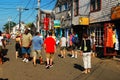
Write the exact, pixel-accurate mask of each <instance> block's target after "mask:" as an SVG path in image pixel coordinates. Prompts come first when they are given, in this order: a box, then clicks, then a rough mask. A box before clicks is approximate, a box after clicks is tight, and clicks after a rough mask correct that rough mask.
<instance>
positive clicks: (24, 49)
mask: <svg viewBox="0 0 120 80" xmlns="http://www.w3.org/2000/svg"><path fill="white" fill-rule="evenodd" d="M22 54H30V48H27V47H22Z"/></svg>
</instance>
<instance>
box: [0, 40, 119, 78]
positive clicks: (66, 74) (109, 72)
mask: <svg viewBox="0 0 120 80" xmlns="http://www.w3.org/2000/svg"><path fill="white" fill-rule="evenodd" d="M14 45H15V43H13V42H12V44H11V45H7V49H8V52H7V54H6V55H5V58H4V59H5V62H4V64H3V65H0V78H1V79H0V80H120V62H119V61H115V60H112V59H99V58H95V57H92V71H91V73H89V74H82V73H81V72H82V70H83V63H82V58H81V56H78V58H77V59H74V58H70V57H69V56H67V57H66V58H65V59H63V58H60V57H59V56H58V55H59V50H57V53H56V55H55V59H54V66H53V67H52V68H50V69H46V68H45V65H40V64H37V66H36V67H33V65H32V61H30V62H29V63H23V62H22V59H21V58H18V59H17V60H16V59H15V48H14ZM68 53H69V52H68ZM43 57H44V61H45V54H44V53H43Z"/></svg>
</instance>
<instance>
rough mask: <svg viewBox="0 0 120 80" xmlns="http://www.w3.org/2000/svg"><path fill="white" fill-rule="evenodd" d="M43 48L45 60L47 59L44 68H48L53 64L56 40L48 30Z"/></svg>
mask: <svg viewBox="0 0 120 80" xmlns="http://www.w3.org/2000/svg"><path fill="white" fill-rule="evenodd" d="M44 48H45V51H46V60H47V65H46V68H47V69H48V68H49V67H52V66H53V57H54V53H55V51H56V41H55V39H54V38H53V37H52V32H49V37H47V38H46V39H45V40H44Z"/></svg>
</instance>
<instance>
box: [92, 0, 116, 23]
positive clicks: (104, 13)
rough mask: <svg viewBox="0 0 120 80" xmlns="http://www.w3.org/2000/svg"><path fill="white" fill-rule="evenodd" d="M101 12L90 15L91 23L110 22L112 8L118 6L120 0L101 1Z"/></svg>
mask: <svg viewBox="0 0 120 80" xmlns="http://www.w3.org/2000/svg"><path fill="white" fill-rule="evenodd" d="M101 3H102V4H101V10H100V11H97V12H91V13H90V23H96V22H104V21H110V20H111V19H110V16H111V8H112V7H114V6H116V5H117V4H118V0H101Z"/></svg>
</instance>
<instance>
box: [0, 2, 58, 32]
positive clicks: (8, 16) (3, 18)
mask: <svg viewBox="0 0 120 80" xmlns="http://www.w3.org/2000/svg"><path fill="white" fill-rule="evenodd" d="M37 1H38V0H0V30H2V28H3V27H4V26H3V25H4V24H5V23H7V22H8V20H11V21H13V22H16V23H18V22H19V11H18V8H27V9H29V10H23V11H22V16H21V21H23V22H25V23H29V22H35V21H36V15H37V10H35V8H37V6H38V2H37ZM56 1H57V0H41V2H40V5H41V6H40V8H41V9H45V10H51V9H53V8H54V5H55V3H56Z"/></svg>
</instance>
